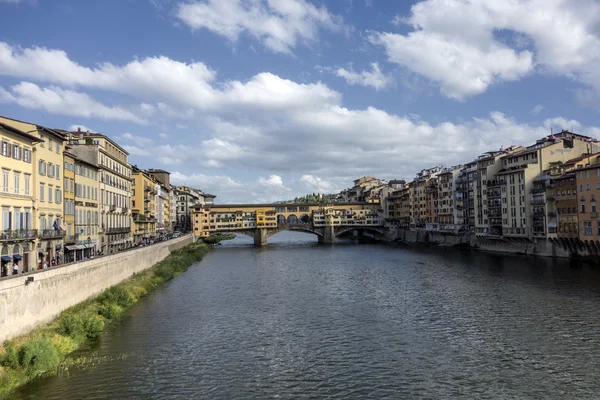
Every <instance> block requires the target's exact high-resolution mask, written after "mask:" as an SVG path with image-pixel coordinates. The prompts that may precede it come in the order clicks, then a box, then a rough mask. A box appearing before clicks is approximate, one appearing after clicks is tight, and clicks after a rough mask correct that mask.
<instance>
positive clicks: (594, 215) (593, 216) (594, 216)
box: [590, 212, 598, 218]
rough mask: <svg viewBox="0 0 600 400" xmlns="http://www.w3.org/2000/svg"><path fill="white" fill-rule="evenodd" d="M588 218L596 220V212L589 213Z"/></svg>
mask: <svg viewBox="0 0 600 400" xmlns="http://www.w3.org/2000/svg"><path fill="white" fill-rule="evenodd" d="M590 218H598V213H597V212H591V213H590Z"/></svg>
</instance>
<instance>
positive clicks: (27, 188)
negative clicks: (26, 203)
mask: <svg viewBox="0 0 600 400" xmlns="http://www.w3.org/2000/svg"><path fill="white" fill-rule="evenodd" d="M24 178H25V182H24V183H25V185H24V189H25V196H29V195H30V193H29V185H30V183H31V175H25V177H24Z"/></svg>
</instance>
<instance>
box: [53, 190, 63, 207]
mask: <svg viewBox="0 0 600 400" xmlns="http://www.w3.org/2000/svg"><path fill="white" fill-rule="evenodd" d="M55 197H56V203H57V204H60V202H61V201H62V193H61V191H60V189H56V196H55Z"/></svg>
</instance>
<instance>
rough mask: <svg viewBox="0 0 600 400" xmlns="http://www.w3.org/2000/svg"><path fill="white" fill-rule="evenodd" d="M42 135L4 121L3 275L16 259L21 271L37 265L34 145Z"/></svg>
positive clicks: (0, 160)
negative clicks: (34, 211) (30, 132)
mask: <svg viewBox="0 0 600 400" xmlns="http://www.w3.org/2000/svg"><path fill="white" fill-rule="evenodd" d="M39 142H40V140H39V138H38V137H36V136H33V135H31V134H29V133H25V132H24V131H22V130H20V129H16V128H14V127H12V126H10V125H8V124H5V123H3V122H0V150H1V154H0V167H1V168H2V186H1V187H0V199H1V200H2V232H1V233H0V242H1V243H0V244H1V251H2V268H1V275H2V276H5V275H6V274H10V273H12V267H13V264H14V263H15V262H16V263H17V265H18V270H19V272H27V271H29V270H31V269H35V253H34V249H35V239H36V237H37V232H36V231H35V229H34V224H33V205H34V204H35V202H34V197H33V175H34V174H35V167H34V164H33V158H32V155H33V148H34V146H35V145H36V144H37V143H39Z"/></svg>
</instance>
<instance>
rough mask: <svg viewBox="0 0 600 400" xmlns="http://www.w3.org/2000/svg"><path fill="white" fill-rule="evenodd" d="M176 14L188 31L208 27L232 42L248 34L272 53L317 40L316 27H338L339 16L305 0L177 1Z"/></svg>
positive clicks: (338, 28) (340, 24)
mask: <svg viewBox="0 0 600 400" xmlns="http://www.w3.org/2000/svg"><path fill="white" fill-rule="evenodd" d="M176 13H177V17H178V18H179V19H180V20H181V21H182V22H183V23H185V24H186V25H187V26H189V27H190V28H191V29H192V30H198V29H208V30H210V31H212V32H214V33H216V34H218V35H221V36H224V37H226V38H227V39H229V40H230V41H232V42H236V41H237V40H238V38H239V36H240V35H241V34H242V33H248V34H249V35H251V36H253V37H254V38H256V39H257V40H259V41H261V42H262V43H263V45H264V46H265V47H267V48H268V49H270V50H271V51H274V52H276V53H291V50H292V49H293V48H294V47H295V46H296V45H297V44H298V42H312V41H315V40H317V36H318V31H319V29H321V28H323V29H329V30H334V31H336V30H340V29H341V27H342V23H341V18H340V17H337V16H334V15H332V14H330V13H329V11H327V8H325V7H324V6H321V7H317V6H315V5H313V4H311V3H310V2H307V1H305V0H252V1H242V0H205V1H193V2H189V3H181V4H180V5H179V7H178V9H177V12H176Z"/></svg>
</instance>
